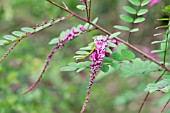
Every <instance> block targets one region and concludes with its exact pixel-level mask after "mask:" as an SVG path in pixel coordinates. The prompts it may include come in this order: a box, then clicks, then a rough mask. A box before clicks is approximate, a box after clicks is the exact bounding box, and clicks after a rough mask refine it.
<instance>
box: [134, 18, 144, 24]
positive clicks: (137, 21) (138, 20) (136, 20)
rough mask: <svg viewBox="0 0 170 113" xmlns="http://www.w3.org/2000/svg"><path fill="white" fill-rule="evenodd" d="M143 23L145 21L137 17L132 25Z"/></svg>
mask: <svg viewBox="0 0 170 113" xmlns="http://www.w3.org/2000/svg"><path fill="white" fill-rule="evenodd" d="M143 21H145V18H143V17H138V18H137V19H135V21H134V23H135V24H136V23H140V22H143Z"/></svg>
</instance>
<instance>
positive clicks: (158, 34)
mask: <svg viewBox="0 0 170 113" xmlns="http://www.w3.org/2000/svg"><path fill="white" fill-rule="evenodd" d="M164 34H165V33H157V34H154V35H153V36H160V35H164Z"/></svg>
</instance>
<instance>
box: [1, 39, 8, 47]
mask: <svg viewBox="0 0 170 113" xmlns="http://www.w3.org/2000/svg"><path fill="white" fill-rule="evenodd" d="M7 44H9V42H8V41H7V40H0V46H3V45H7Z"/></svg>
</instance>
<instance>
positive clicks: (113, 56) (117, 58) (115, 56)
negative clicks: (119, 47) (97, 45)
mask: <svg viewBox="0 0 170 113" xmlns="http://www.w3.org/2000/svg"><path fill="white" fill-rule="evenodd" d="M111 57H112V58H113V59H114V60H116V61H123V57H122V56H121V55H120V54H119V53H118V52H116V51H115V52H113V53H111Z"/></svg>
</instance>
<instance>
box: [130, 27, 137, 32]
mask: <svg viewBox="0 0 170 113" xmlns="http://www.w3.org/2000/svg"><path fill="white" fill-rule="evenodd" d="M137 31H139V28H133V29H132V30H130V32H137Z"/></svg>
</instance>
